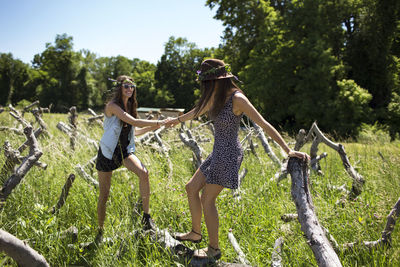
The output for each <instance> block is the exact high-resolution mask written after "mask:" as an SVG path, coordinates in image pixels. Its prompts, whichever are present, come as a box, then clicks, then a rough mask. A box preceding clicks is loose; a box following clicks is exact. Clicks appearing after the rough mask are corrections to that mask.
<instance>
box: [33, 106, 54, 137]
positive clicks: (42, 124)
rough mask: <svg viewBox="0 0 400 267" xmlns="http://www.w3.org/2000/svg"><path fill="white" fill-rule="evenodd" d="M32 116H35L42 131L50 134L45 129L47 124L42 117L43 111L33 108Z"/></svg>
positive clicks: (48, 134)
mask: <svg viewBox="0 0 400 267" xmlns="http://www.w3.org/2000/svg"><path fill="white" fill-rule="evenodd" d="M32 114H33V116H35V119H36V121H37V122H38V123H39V125H40V127H41V128H42V129H43V132H44V133H45V134H46V135H47V136H50V133H49V132H48V131H47V125H46V123H45V122H44V121H43V119H42V115H43V111H42V110H40V109H38V108H35V109H33V110H32Z"/></svg>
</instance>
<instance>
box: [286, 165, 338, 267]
mask: <svg viewBox="0 0 400 267" xmlns="http://www.w3.org/2000/svg"><path fill="white" fill-rule="evenodd" d="M288 171H289V173H290V176H291V177H292V189H291V193H292V198H293V200H294V202H295V204H296V208H297V214H298V220H299V222H300V224H301V230H302V231H303V233H304V234H305V236H306V238H307V241H308V244H309V245H310V247H311V250H312V251H313V253H314V256H315V259H316V260H317V263H318V266H342V264H341V263H340V260H339V257H338V256H337V254H336V252H335V251H334V249H333V248H332V245H331V244H330V243H329V241H328V239H327V237H326V236H325V233H324V230H323V229H322V227H321V226H320V224H319V222H318V218H317V216H316V215H315V212H314V205H313V203H312V198H311V194H310V190H309V176H308V175H309V174H308V167H307V164H306V162H305V161H302V160H300V159H298V158H290V159H289V163H288Z"/></svg>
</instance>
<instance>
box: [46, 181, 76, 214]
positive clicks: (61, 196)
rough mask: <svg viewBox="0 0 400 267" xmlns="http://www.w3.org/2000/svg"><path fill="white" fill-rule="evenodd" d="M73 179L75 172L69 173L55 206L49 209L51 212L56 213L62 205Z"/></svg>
mask: <svg viewBox="0 0 400 267" xmlns="http://www.w3.org/2000/svg"><path fill="white" fill-rule="evenodd" d="M74 180H75V174H73V173H71V174H70V175H69V176H68V178H67V181H66V182H65V184H64V187H63V189H62V191H61V195H60V198H59V199H58V202H57V204H56V205H55V206H53V208H52V210H51V213H52V214H54V213H56V212H57V211H58V210H59V209H60V208H61V207H62V206H64V203H65V200H66V199H67V197H68V193H69V189H70V188H71V186H72V183H73V182H74Z"/></svg>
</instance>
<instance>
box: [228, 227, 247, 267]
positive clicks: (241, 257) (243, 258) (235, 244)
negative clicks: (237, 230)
mask: <svg viewBox="0 0 400 267" xmlns="http://www.w3.org/2000/svg"><path fill="white" fill-rule="evenodd" d="M228 239H229V241H230V242H231V244H232V246H233V249H234V250H235V251H236V253H237V254H238V258H239V262H240V263H242V264H247V265H249V264H250V262H249V261H248V260H247V259H246V255H245V254H244V253H243V251H242V249H241V248H240V246H239V243H238V242H237V241H236V238H235V236H234V235H233V234H232V230H229V233H228Z"/></svg>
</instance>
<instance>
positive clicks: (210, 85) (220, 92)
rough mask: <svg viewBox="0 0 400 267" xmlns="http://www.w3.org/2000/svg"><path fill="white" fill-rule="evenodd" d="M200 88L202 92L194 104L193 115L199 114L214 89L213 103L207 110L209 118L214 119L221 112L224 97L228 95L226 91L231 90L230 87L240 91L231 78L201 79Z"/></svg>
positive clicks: (224, 100)
mask: <svg viewBox="0 0 400 267" xmlns="http://www.w3.org/2000/svg"><path fill="white" fill-rule="evenodd" d="M200 89H201V93H202V94H201V97H200V99H199V101H198V102H197V104H196V106H195V114H196V115H195V116H197V115H199V113H200V112H201V110H203V109H204V108H205V107H206V106H207V104H208V102H209V101H210V99H211V96H212V94H213V92H214V91H215V94H214V100H213V103H212V104H211V107H210V109H209V111H208V116H209V117H210V118H211V119H215V118H216V117H217V116H218V114H219V113H220V112H221V110H222V108H223V107H224V105H225V102H226V99H227V98H228V97H229V96H230V95H228V92H229V91H231V89H236V91H239V92H242V90H240V88H239V87H238V86H237V85H236V84H235V83H234V82H233V81H232V80H231V78H225V79H219V80H207V81H202V82H201V84H200Z"/></svg>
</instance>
